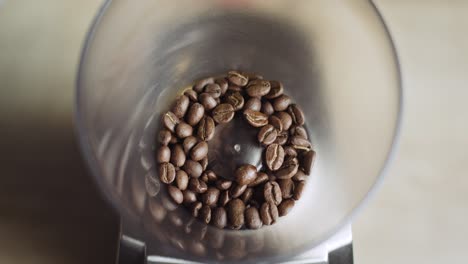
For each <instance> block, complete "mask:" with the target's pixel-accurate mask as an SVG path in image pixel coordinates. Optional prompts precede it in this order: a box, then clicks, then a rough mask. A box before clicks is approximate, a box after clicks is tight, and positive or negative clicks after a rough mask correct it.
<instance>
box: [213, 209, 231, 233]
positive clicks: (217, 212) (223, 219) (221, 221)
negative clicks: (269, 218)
mask: <svg viewBox="0 0 468 264" xmlns="http://www.w3.org/2000/svg"><path fill="white" fill-rule="evenodd" d="M211 223H212V224H213V225H214V226H216V227H217V228H224V227H225V226H226V225H227V213H226V209H224V208H223V207H216V208H214V209H213V210H212V214H211Z"/></svg>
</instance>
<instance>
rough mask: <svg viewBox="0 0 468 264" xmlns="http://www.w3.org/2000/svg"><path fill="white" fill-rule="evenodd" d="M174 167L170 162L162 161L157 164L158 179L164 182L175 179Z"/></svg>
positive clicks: (168, 182)
mask: <svg viewBox="0 0 468 264" xmlns="http://www.w3.org/2000/svg"><path fill="white" fill-rule="evenodd" d="M175 175H176V172H175V168H174V165H172V164H171V163H162V164H160V165H159V179H160V180H161V181H162V182H163V183H166V184H170V183H171V182H173V181H174V179H175Z"/></svg>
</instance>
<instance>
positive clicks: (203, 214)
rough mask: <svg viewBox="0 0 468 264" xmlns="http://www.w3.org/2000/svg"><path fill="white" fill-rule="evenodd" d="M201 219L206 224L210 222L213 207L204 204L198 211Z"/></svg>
mask: <svg viewBox="0 0 468 264" xmlns="http://www.w3.org/2000/svg"><path fill="white" fill-rule="evenodd" d="M198 216H199V218H200V220H202V221H203V222H204V223H205V224H209V223H210V221H211V208H210V206H208V205H203V206H202V208H201V209H200V212H199V213H198Z"/></svg>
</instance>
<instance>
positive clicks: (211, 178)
mask: <svg viewBox="0 0 468 264" xmlns="http://www.w3.org/2000/svg"><path fill="white" fill-rule="evenodd" d="M203 174H206V176H207V178H208V182H215V181H217V180H218V175H216V173H215V172H214V171H212V170H208V171H205V172H204V173H203Z"/></svg>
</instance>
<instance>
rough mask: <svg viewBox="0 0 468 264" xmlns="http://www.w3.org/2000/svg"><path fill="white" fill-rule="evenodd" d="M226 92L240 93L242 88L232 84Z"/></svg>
mask: <svg viewBox="0 0 468 264" xmlns="http://www.w3.org/2000/svg"><path fill="white" fill-rule="evenodd" d="M228 91H232V92H241V91H242V87H240V86H237V85H234V84H231V85H229V86H228Z"/></svg>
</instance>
